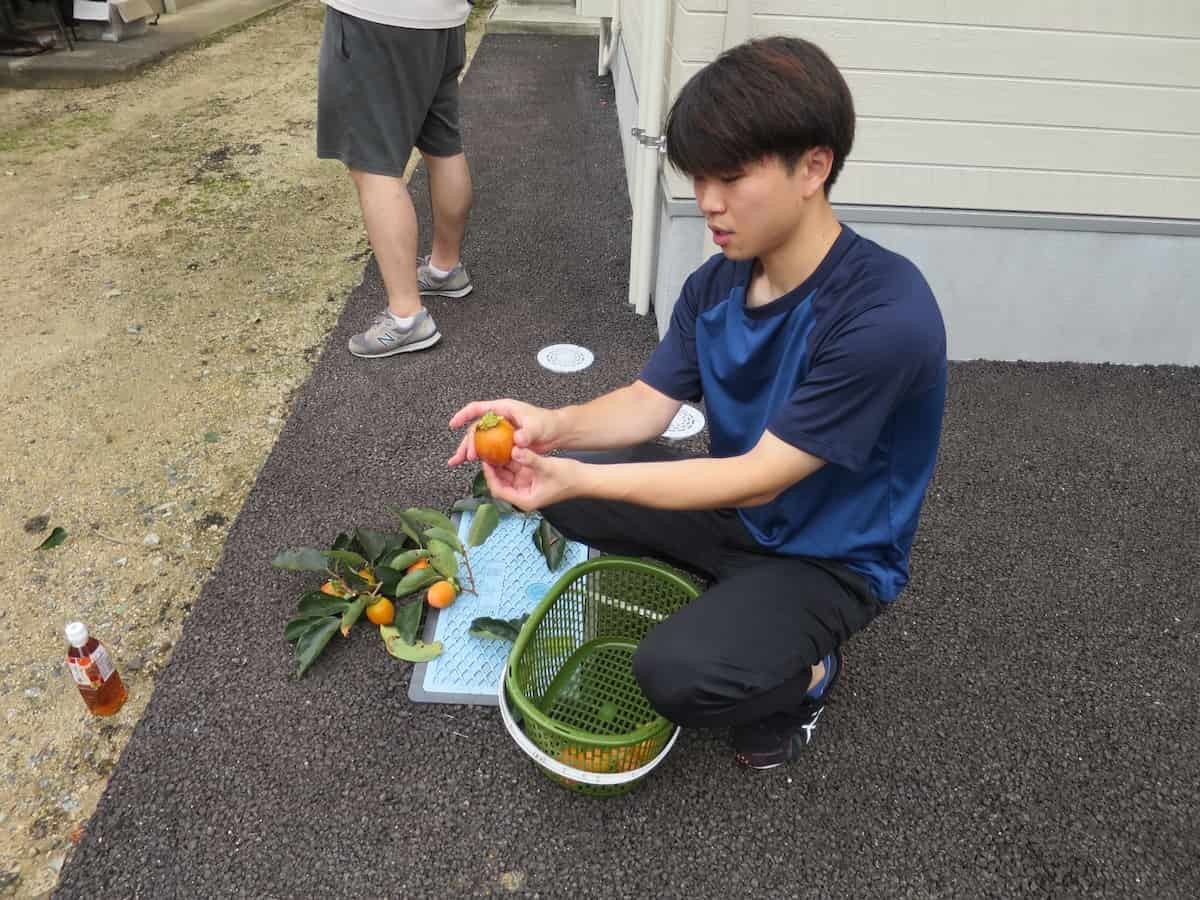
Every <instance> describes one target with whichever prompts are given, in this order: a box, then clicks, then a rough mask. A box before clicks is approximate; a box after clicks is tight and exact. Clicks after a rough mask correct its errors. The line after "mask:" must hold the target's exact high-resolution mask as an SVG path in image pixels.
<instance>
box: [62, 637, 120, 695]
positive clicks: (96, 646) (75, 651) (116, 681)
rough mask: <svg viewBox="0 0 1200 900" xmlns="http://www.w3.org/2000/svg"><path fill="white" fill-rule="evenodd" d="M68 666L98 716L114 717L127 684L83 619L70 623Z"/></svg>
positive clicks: (81, 693) (81, 691) (82, 693)
mask: <svg viewBox="0 0 1200 900" xmlns="http://www.w3.org/2000/svg"><path fill="white" fill-rule="evenodd" d="M67 643H69V644H70V645H71V646H70V647H69V648H68V649H67V668H68V669H69V670H70V672H71V677H72V678H73V679H75V686H76V687H78V688H79V693H80V695H81V696H82V697H83V702H84V703H86V704H87V708H88V709H89V710H90V711H91V712H92V713H94V714H95V715H97V716H111V715H112V714H113V713H115V712H116V711H117V710H118V709H120V708H121V705H122V704H123V703H124V702H125V696H126V695H125V685H124V684H122V683H121V676H120V675H118V674H117V667H116V666H115V665H113V661H112V657H111V656H109V655H108V650H106V649H105V647H104V645H103V644H102V643H100V641H98V640H96V638H94V637H91V636H90V635H89V634H88V630H87V626H86V625H84V624H83V623H82V622H72V623H71V624H70V625H68V626H67Z"/></svg>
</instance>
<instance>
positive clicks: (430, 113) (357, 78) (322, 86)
mask: <svg viewBox="0 0 1200 900" xmlns="http://www.w3.org/2000/svg"><path fill="white" fill-rule="evenodd" d="M469 13H470V4H469V2H468V0H402V2H396V0H326V10H325V29H324V32H323V34H322V36H321V53H320V64H319V70H318V78H317V156H318V157H320V158H321V159H338V160H341V161H342V162H343V163H344V164H345V166H346V168H347V169H349V170H350V178H351V179H352V180H353V182H354V187H355V188H356V190H357V191H358V202H359V206H360V208H361V209H362V216H363V221H364V223H365V224H366V228H367V237H368V238H369V240H370V242H371V249H372V250H373V251H374V252H375V259H376V261H377V262H378V263H379V271H380V273H381V274H382V275H383V283H384V287H385V288H386V290H387V308H386V309H385V310H383V312H381V313H379V314H378V315H377V316H376V317H375V320H374V321H373V322H372V323H371V325H370V327H368V328H367V329H366V330H365V331H364V332H362V333H361V334H356V335H354V336H353V337H352V338H350V352H351V353H352V354H354V355H355V356H358V357H363V358H378V357H385V356H393V355H395V354H398V353H409V352H412V351H415V350H425V349H427V348H429V347H432V346H433V345H434V344H436V343H437V342H438V341H440V340H441V338H442V335H441V332H440V331H438V327H437V324H436V323H435V322H434V320H433V316H431V315H430V314H429V310H427V309H426V308H425V307H424V305H423V304H422V302H421V301H422V298H423V297H452V298H460V297H465V296H467V295H468V294H469V293H471V290H472V287H473V286H472V284H471V278H470V276H469V275H468V274H467V270H466V269H465V268H464V267H463V264H462V244H463V236H464V234H465V232H466V227H467V218H468V215H469V213H470V210H471V198H472V189H471V173H470V169H469V168H468V166H467V158H466V155H465V154H464V153H463V141H462V129H461V125H460V122H459V95H458V78H459V75H460V74H461V72H462V69H463V66H464V65H465V64H466V21H467V16H468V15H469ZM413 147H416V148H417V149H418V150H419V151H420V152H421V157H422V159H423V160H424V162H425V168H426V170H427V171H428V173H429V194H430V200H431V206H432V208H433V243H432V247H431V249H430V253H429V255H428V256H425V257H423V258H419V259H418V258H417V249H418V240H419V233H418V227H417V214H416V210H415V209H414V207H413V203H412V198H411V197H410V196H409V193H408V186H407V185H406V184H405V182H404V170H405V168H406V166H407V165H408V159H409V156H410V155H411V154H412V149H413Z"/></svg>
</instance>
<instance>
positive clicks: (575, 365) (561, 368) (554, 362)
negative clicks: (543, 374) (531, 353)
mask: <svg viewBox="0 0 1200 900" xmlns="http://www.w3.org/2000/svg"><path fill="white" fill-rule="evenodd" d="M595 359H596V357H595V356H593V355H592V351H591V350H589V349H587V348H586V347H579V346H576V345H575V344H551V345H550V346H549V347H543V348H542V349H541V350H539V351H538V355H537V360H538V362H539V363H541V364H542V367H543V368H546V369H549V370H550V371H551V372H581V371H583V370H584V369H586V368H587V367H588V366H590V365H591V364H592V363H593V362H594V361H595Z"/></svg>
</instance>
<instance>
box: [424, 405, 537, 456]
mask: <svg viewBox="0 0 1200 900" xmlns="http://www.w3.org/2000/svg"><path fill="white" fill-rule="evenodd" d="M487 412H494V413H496V414H497V415H501V416H504V418H506V419H508V420H509V421H510V422H512V423H513V426H514V427H515V428H516V432H515V433H514V434H513V443H514V444H515V445H516V446H517V447H525V448H528V449H530V450H532V451H533V452H534V453H549V452H550V451H551V450H554V449H556V444H555V442H556V440H557V439H558V435H557V433H556V430H555V428H554V411H553V410H549V409H542V408H541V407H538V406H532V405H530V404H528V403H522V402H521V401H520V400H476V401H475V402H474V403H468V404H467V405H466V406H464V407H463V408H462V409H460V410H459V411H458V412H456V413H455V414H454V417H453V418H451V419H450V427H451V428H452V429H454V428H462V427H463V426H464V425H468V424H469V425H470V426H471V427H470V428H468V429H467V433H466V434H465V435H463V439H462V441H461V442H460V443H459V445H458V449H457V450H455V451H454V455H453V456H451V457H450V459H449V460H448V461H447V465H450V466H457V465H460V464H461V463H464V462H468V461H470V462H474V461H475V460H477V459H478V458H479V457H478V456H476V455H475V422H477V421H478V420H479V419H480V418H482V417H483V415H484V414H485V413H487Z"/></svg>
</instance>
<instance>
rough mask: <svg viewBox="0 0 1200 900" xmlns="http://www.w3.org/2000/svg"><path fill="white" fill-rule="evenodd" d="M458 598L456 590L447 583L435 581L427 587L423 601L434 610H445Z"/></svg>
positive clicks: (450, 583)
mask: <svg viewBox="0 0 1200 900" xmlns="http://www.w3.org/2000/svg"><path fill="white" fill-rule="evenodd" d="M457 596H458V588H456V587H455V586H454V584H453V583H452V582H449V581H435V582H434V583H433V584H431V585H430V586H429V590H428V591H427V592H426V594H425V599H426V600H428V601H429V605H430V606H432V607H433V608H434V609H445V608H446V607H447V606H449V605H450V604H451V603H453V602H454V598H456V597H457Z"/></svg>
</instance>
